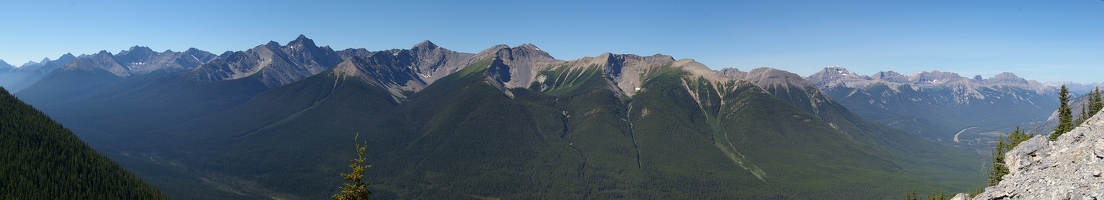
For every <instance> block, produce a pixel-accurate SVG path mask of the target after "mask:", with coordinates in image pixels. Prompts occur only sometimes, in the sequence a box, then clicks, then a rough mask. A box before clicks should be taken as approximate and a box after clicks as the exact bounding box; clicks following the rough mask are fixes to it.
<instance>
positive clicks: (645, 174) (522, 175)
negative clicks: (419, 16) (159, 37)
mask: <svg viewBox="0 0 1104 200" xmlns="http://www.w3.org/2000/svg"><path fill="white" fill-rule="evenodd" d="M132 49H133V50H128V53H127V54H128V55H129V54H130V53H129V52H131V51H134V52H136V53H137V52H142V51H144V50H142V49H141V48H132ZM289 52H290V53H289ZM331 52H332V53H331ZM120 54H122V53H120ZM290 54H295V55H294V56H293V55H290ZM107 55H110V54H107ZM134 55H139V54H134ZM101 57H106V56H101ZM136 57H138V56H136ZM94 58H96V57H89V58H86V59H88V60H84V61H81V63H88V62H91V59H94ZM333 58H338V59H342V61H341V62H338V63H335V64H334V65H333V66H323V65H322V64H319V63H325V62H327V61H319V60H326V59H331V60H332V59H333ZM266 59H267V60H266ZM116 60H117V59H116ZM124 60H125V59H124ZM266 62H267V64H266ZM311 67H315V68H311ZM92 69H95V70H96V71H102V70H105V69H102V68H92ZM281 69H288V70H291V71H279V70H281ZM315 69H317V70H321V71H318V72H317V73H315V72H313V71H312V70H315ZM220 70H221V71H220ZM235 70H237V71H235ZM724 71H725V70H721V71H714V70H711V69H710V68H709V67H707V66H705V65H704V64H701V63H698V62H696V61H694V60H692V59H685V58H684V59H677V60H676V59H675V58H673V57H672V56H668V55H662V54H656V55H651V56H640V55H633V54H613V53H603V54H601V55H598V56H595V57H583V58H578V59H574V60H558V59H556V58H553V57H552V56H551V55H550V54H548V53H547V52H544V51H542V50H540V48H538V47H537V46H535V45H532V44H522V45H519V46H516V47H509V46H506V45H494V46H492V47H490V48H488V49H486V50H483V51H482V52H480V53H477V54H471V53H459V52H453V51H451V50H447V49H445V48H442V47H439V46H437V45H436V44H433V43H432V42H429V41H423V42H421V43H419V44H416V45H414V46H413V47H411V49H407V50H400V49H393V50H383V51H367V50H363V49H346V50H342V51H332V50H331V49H329V48H328V47H325V46H324V47H318V46H316V44H313V41H311V40H309V39H308V38H306V37H305V36H302V35H300V37H297V38H296V40H293V41H292V42H289V43H288V44H287V45H282V46H281V45H280V44H279V43H276V42H268V43H267V44H264V45H259V46H257V47H255V48H253V49H250V50H246V51H237V52H227V53H223V54H222V55H220V56H218V58H213V59H212V61H211V62H208V63H205V64H202V65H200V66H199V67H196V68H194V69H192V70H183V71H169V70H159V71H156V72H153V73H148V74H134V75H132V76H129V77H127V78H125V79H123V80H122V81H121V82H119V83H117V84H113V85H109V86H105V87H102V88H103V89H98V90H95V91H93V92H92V93H90V94H85V95H80V97H77V98H73V99H72V100H70V101H69V102H66V104H54V105H44V106H43V108H44V110H46V111H47V112H52V113H57V114H58V116H62V117H60V118H59V119H60V120H62V121H63V122H66V123H70V124H73V125H74V126H76V127H79V129H77V130H82V131H81V132H80V134H83V136H86V137H91V138H94V140H92V141H95V142H96V144H97V145H98V146H105V147H110V149H109V150H107V151H108V152H112V153H111V154H109V155H111V156H113V158H116V159H119V160H122V161H120V162H122V163H126V165H127V166H131V167H135V166H137V167H138V168H143V169H146V170H144V171H140V172H138V174H139V175H142V176H146V177H155V178H156V180H157V181H155V182H154V183H155V184H164V185H171V188H169V189H167V190H166V191H167V193H169V194H173V195H181V196H184V197H187V198H199V197H196V195H194V194H193V193H192V192H191V191H203V192H205V193H202V194H225V195H231V196H233V195H235V194H239V195H240V197H239V198H265V197H266V196H274V197H281V198H312V197H316V196H318V195H319V194H323V193H327V192H332V191H331V190H332V188H323V187H318V186H319V185H328V184H330V183H333V182H336V180H331V179H326V178H325V177H329V176H332V175H333V174H335V173H337V172H338V171H339V169H338V168H340V167H341V164H340V163H343V162H344V160H342V159H344V158H343V157H340V156H337V155H336V154H333V153H332V152H336V151H340V150H339V148H340V146H341V145H343V144H344V143H343V142H340V141H347V139H349V138H352V133H353V132H363V134H362V135H361V136H362V138H365V139H366V140H365V141H367V142H370V144H371V145H369V146H371V149H370V150H369V151H368V152H369V155H370V156H369V157H370V158H371V160H370V162H371V163H379V164H374V165H377V167H378V168H373V170H379V171H377V172H371V173H374V174H371V175H369V177H378V178H379V179H378V180H374V182H375V183H376V188H373V191H380V193H378V195H380V196H381V197H383V198H459V197H465V196H467V197H470V196H479V197H501V198H511V197H513V198H541V197H546V198H557V197H560V198H629V199H633V198H664V197H666V198H693V197H702V198H708V197H718V198H719V197H724V196H741V197H748V198H771V197H790V198H803V197H804V198H813V196H815V195H812V194H822V195H831V196H835V197H841V198H842V197H847V196H848V195H851V196H850V197H856V198H858V197H870V198H875V197H878V196H883V195H887V194H891V195H896V194H898V192H903V191H904V190H906V189H907V188H904V187H899V186H901V185H895V184H886V183H889V182H888V181H890V180H901V181H907V182H915V183H919V184H922V185H925V186H924V187H928V186H934V185H931V184H927V183H923V182H926V181H936V180H938V181H940V185H943V186H948V187H959V188H963V187H968V186H963V185H962V184H961V183H962V182H970V181H969V179H974V178H979V177H980V174H978V176H977V177H972V176H970V175H971V174H964V173H959V174H954V176H946V177H936V176H916V177H910V176H909V175H907V174H919V173H918V172H922V171H925V170H931V169H932V168H929V167H931V166H928V165H923V164H921V163H928V162H932V161H938V160H936V159H932V158H940V159H951V160H954V159H966V158H965V157H960V156H962V155H958V154H954V153H953V152H951V151H949V150H946V148H945V147H942V146H937V144H934V143H930V142H927V141H923V140H919V139H918V138H915V137H913V136H911V135H908V134H904V133H902V132H899V131H893V130H890V129H888V128H886V127H882V126H878V125H877V124H874V123H872V122H869V121H865V120H863V119H861V118H858V117H855V116H854V114H849V111H848V110H847V109H845V108H843V107H842V106H839V105H838V104H837V102H834V101H832V99H831V98H830V97H829V96H827V95H825V94H823V93H820V92H819V90H817V88H816V87H815V86H813V85H812V84H811V83H810V82H809V81H807V80H804V79H803V78H801V77H800V76H796V75H794V74H792V73H789V72H786V71H783V70H776V69H768V68H763V69H756V70H752V71H751V72H747V73H746V74H745V75H741V76H740V77H742V78H735V75H733V77H728V76H726V75H725V74H724V73H723V72H724ZM223 72H225V73H223ZM728 72H732V73H736V72H739V71H738V70H728ZM308 74H309V75H308ZM298 76H302V77H299V78H296V77H298ZM114 77H116V78H119V77H118V76H114ZM203 77H207V78H212V79H205V78H203ZM745 79H747V80H745ZM21 94H22V93H21ZM40 102H41V101H40ZM73 102H75V103H73ZM68 103H73V104H68ZM89 113H97V115H89ZM265 152H269V153H265ZM272 152H279V153H272ZM287 155H294V156H293V157H295V158H307V159H288V158H287V157H282V156H287ZM906 155H914V156H906ZM797 160H800V161H803V162H802V164H800V165H796V164H794V163H792V162H794V161H797ZM335 163H336V164H335ZM448 163H454V164H448ZM330 164H333V165H330ZM405 166H414V167H409V168H408V167H405ZM940 167H957V168H959V169H968V168H969V167H968V166H966V167H963V166H958V165H956V164H947V165H941V166H938V167H935V168H940ZM150 169H157V170H150ZM809 169H817V170H824V171H832V172H833V173H817V172H816V170H812V171H810V170H809ZM966 171H969V170H966ZM173 180H180V181H181V182H184V183H180V184H176V185H173V184H170V183H173ZM803 180H819V181H814V182H816V183H814V182H806V181H803ZM871 180H881V181H883V182H879V183H873V182H868V181H871ZM828 181H832V182H835V183H839V184H832V185H821V184H817V183H819V182H828ZM534 183H536V184H534ZM212 185H217V186H219V187H212ZM303 185H311V186H308V187H302V186H303ZM444 185H448V187H444ZM488 185H489V186H488ZM484 186H486V187H484ZM854 188H883V189H885V190H884V191H881V192H882V193H877V194H853V193H850V192H846V193H837V192H834V191H843V190H851V189H854ZM795 190H796V191H808V192H810V194H791V193H786V191H795ZM898 190H899V191H898ZM532 191H538V192H532ZM716 191H724V192H723V193H717V192H716ZM803 195H804V196H803ZM837 195H838V196H837Z"/></svg>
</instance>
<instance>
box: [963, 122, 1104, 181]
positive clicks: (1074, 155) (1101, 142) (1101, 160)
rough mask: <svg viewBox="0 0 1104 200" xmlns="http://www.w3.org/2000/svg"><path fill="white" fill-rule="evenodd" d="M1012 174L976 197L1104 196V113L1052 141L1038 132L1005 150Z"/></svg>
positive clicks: (1006, 160) (1007, 163)
mask: <svg viewBox="0 0 1104 200" xmlns="http://www.w3.org/2000/svg"><path fill="white" fill-rule="evenodd" d="M1005 165H1006V166H1008V169H1009V172H1010V173H1009V174H1008V175H1005V176H1004V177H1003V180H1002V181H1001V182H1000V184H998V185H996V186H991V187H988V188H985V192H983V193H981V194H978V195H977V196H976V197H974V199H987V200H988V199H1100V198H1104V177H1102V175H1104V115H1097V116H1095V117H1093V118H1091V119H1089V120H1088V121H1086V122H1085V123H1084V124H1082V125H1081V126H1079V127H1077V128H1075V129H1073V131H1070V132H1069V133H1065V134H1063V135H1062V136H1061V137H1058V140H1057V141H1053V142H1051V141H1048V140H1047V139H1046V136H1044V135H1038V136H1035V137H1034V138H1031V139H1030V140H1027V141H1025V142H1023V143H1020V144H1019V145H1018V146H1016V148H1013V149H1012V150H1011V151H1009V152H1008V153H1005Z"/></svg>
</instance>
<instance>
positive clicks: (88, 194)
mask: <svg viewBox="0 0 1104 200" xmlns="http://www.w3.org/2000/svg"><path fill="white" fill-rule="evenodd" d="M0 174H3V176H0V199H168V198H167V197H165V196H164V195H162V194H161V192H159V191H157V189H155V188H153V187H151V186H149V185H146V184H145V183H143V182H142V180H140V179H138V178H136V177H135V176H134V175H132V174H130V173H129V172H127V171H126V170H123V168H122V167H119V165H118V164H116V163H115V162H114V161H111V160H110V159H108V158H107V157H104V156H103V155H100V154H98V153H96V151H93V150H92V148H89V147H88V145H85V144H84V143H83V142H81V140H80V139H78V138H77V136H75V135H73V133H71V132H69V130H68V129H66V128H64V127H62V126H61V125H60V124H58V123H56V122H54V121H53V120H51V119H50V118H49V117H47V116H46V115H45V114H43V113H42V112H40V111H38V110H35V109H34V108H33V107H31V106H30V105H27V104H24V103H23V101H20V100H19V99H16V98H15V96H12V95H11V94H9V93H8V91H7V90H5V89H3V88H0Z"/></svg>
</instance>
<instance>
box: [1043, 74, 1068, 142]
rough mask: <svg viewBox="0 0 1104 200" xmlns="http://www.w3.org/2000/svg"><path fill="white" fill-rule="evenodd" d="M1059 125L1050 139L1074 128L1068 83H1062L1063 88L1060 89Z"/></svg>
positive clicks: (1055, 138) (1056, 137)
mask: <svg viewBox="0 0 1104 200" xmlns="http://www.w3.org/2000/svg"><path fill="white" fill-rule="evenodd" d="M1058 100H1059V103H1061V104H1058V126H1057V127H1054V133H1051V134H1050V138H1049V139H1050V141H1055V140H1058V136H1061V135H1062V134H1063V133H1066V132H1070V131H1071V130H1073V126H1074V124H1073V112H1071V109H1070V107H1069V89H1066V85H1062V89H1061V90H1059V91H1058Z"/></svg>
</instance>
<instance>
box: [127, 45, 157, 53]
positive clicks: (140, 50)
mask: <svg viewBox="0 0 1104 200" xmlns="http://www.w3.org/2000/svg"><path fill="white" fill-rule="evenodd" d="M153 52H154V51H153V49H150V48H149V47H146V46H138V45H134V46H133V47H130V49H128V50H124V51H120V52H119V55H122V54H126V53H147V54H148V53H153Z"/></svg>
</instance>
